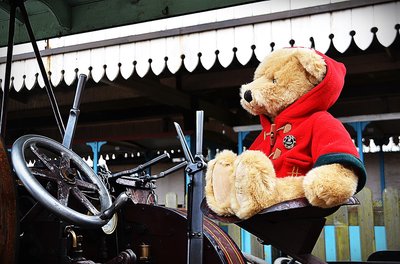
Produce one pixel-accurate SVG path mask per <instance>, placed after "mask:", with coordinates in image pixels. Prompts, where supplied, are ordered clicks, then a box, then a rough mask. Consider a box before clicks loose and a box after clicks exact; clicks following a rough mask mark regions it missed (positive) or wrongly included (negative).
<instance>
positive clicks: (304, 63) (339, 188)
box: [205, 47, 366, 219]
mask: <svg viewBox="0 0 400 264" xmlns="http://www.w3.org/2000/svg"><path fill="white" fill-rule="evenodd" d="M345 74H346V68H345V66H344V65H343V64H342V63H340V62H337V61H335V60H333V59H331V58H329V57H328V56H326V55H324V54H322V53H320V52H318V51H316V50H314V49H309V48H300V47H291V48H283V49H279V50H276V51H273V52H272V53H270V54H269V55H268V56H267V57H266V58H265V59H264V60H263V61H262V62H261V63H260V64H259V66H258V67H257V68H256V70H255V73H254V78H253V81H252V82H250V83H248V84H245V85H242V86H241V88H240V97H241V99H240V103H241V105H242V107H243V108H244V109H245V110H247V111H248V112H249V113H250V114H252V115H255V116H259V118H260V122H261V126H262V131H261V132H260V134H259V135H258V137H257V138H256V139H255V141H254V142H253V143H252V145H251V146H250V148H249V149H248V150H245V151H243V152H242V153H241V154H240V155H237V154H235V153H234V152H232V151H230V150H223V151H222V152H220V153H218V154H217V155H216V156H215V158H214V159H213V160H210V161H209V162H208V166H207V172H206V186H205V197H206V201H207V204H208V206H209V208H210V209H211V210H212V211H214V212H215V213H216V214H218V215H220V216H232V215H235V216H237V217H238V218H240V219H248V218H249V217H251V216H253V215H255V214H257V213H258V212H260V211H261V210H263V209H265V208H268V207H270V206H272V205H274V204H278V203H281V202H284V201H288V200H292V199H296V198H302V197H305V198H306V199H307V200H308V202H309V203H310V204H311V205H312V206H317V207H322V208H329V207H334V206H338V205H340V204H343V203H344V202H346V201H347V200H348V199H349V198H350V197H351V196H352V195H354V194H355V193H356V192H358V191H359V190H361V189H362V188H363V186H364V185H365V181H366V172H365V168H364V166H363V164H362V162H361V161H360V159H359V154H358V152H357V149H356V147H355V145H354V143H353V141H352V139H351V137H350V135H349V133H348V132H347V131H346V129H345V127H344V126H343V125H342V123H341V122H340V121H339V120H337V119H335V118H334V117H333V116H332V115H331V114H329V113H328V111H327V110H328V109H329V108H330V107H331V106H332V105H333V104H334V103H335V102H336V100H337V99H338V97H339V95H340V92H341V90H342V88H343V85H344V79H345Z"/></svg>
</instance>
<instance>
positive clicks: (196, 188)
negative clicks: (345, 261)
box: [187, 111, 206, 264]
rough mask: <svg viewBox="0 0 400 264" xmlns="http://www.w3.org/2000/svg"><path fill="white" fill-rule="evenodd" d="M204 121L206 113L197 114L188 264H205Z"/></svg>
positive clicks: (191, 185) (190, 200) (190, 197)
mask: <svg viewBox="0 0 400 264" xmlns="http://www.w3.org/2000/svg"><path fill="white" fill-rule="evenodd" d="M203 120H204V112H203V111H197V112H196V156H195V160H194V163H192V164H191V166H189V168H190V169H191V171H192V172H193V173H191V176H192V177H191V178H192V179H191V183H190V185H189V195H188V198H189V199H188V200H189V208H188V224H189V226H188V228H189V234H188V254H187V263H188V264H202V263H203V213H202V212H201V209H200V205H201V202H202V200H203V178H204V170H203V169H204V168H205V166H206V165H205V163H204V161H203V151H202V150H203Z"/></svg>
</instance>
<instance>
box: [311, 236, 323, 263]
mask: <svg viewBox="0 0 400 264" xmlns="http://www.w3.org/2000/svg"><path fill="white" fill-rule="evenodd" d="M312 254H313V255H314V256H316V257H318V258H320V259H325V258H326V253H325V232H324V230H322V232H321V234H320V235H319V237H318V240H317V243H316V244H315V246H314V249H313V251H312Z"/></svg>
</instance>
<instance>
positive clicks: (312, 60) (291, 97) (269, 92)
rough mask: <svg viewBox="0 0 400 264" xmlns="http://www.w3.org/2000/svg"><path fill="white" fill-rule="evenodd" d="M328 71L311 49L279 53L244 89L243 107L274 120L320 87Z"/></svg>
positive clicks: (270, 56) (258, 68) (274, 55)
mask: <svg viewBox="0 0 400 264" xmlns="http://www.w3.org/2000/svg"><path fill="white" fill-rule="evenodd" d="M326 71H327V68H326V63H325V61H324V59H323V57H322V56H321V55H319V54H318V53H317V52H315V51H314V50H312V49H308V48H284V49H280V50H276V51H274V52H272V53H271V54H270V55H269V56H267V57H266V58H265V59H264V60H263V61H262V62H261V63H260V65H259V66H258V67H257V69H256V71H255V73H254V80H253V81H252V82H251V83H248V84H245V85H242V87H241V89H240V97H241V100H240V103H241V105H242V106H243V108H244V109H246V110H247V111H248V112H249V113H250V114H252V115H265V116H268V117H269V118H271V119H272V120H273V119H274V118H275V117H276V116H277V115H278V114H279V113H281V112H282V111H283V110H284V109H285V108H287V107H288V106H289V105H291V104H292V103H294V102H295V101H296V100H297V99H299V98H300V97H301V96H303V95H304V94H306V93H307V92H309V91H310V90H311V89H313V88H314V87H315V86H316V85H318V84H319V83H320V82H321V81H322V80H323V79H324V77H325V74H326Z"/></svg>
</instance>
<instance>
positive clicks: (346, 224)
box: [224, 188, 400, 263]
mask: <svg viewBox="0 0 400 264" xmlns="http://www.w3.org/2000/svg"><path fill="white" fill-rule="evenodd" d="M356 196H357V198H358V199H359V200H360V205H358V206H342V207H341V208H340V209H339V210H338V211H337V212H335V213H334V214H333V215H331V216H329V217H328V218H327V222H326V225H325V228H324V231H323V232H321V235H320V237H319V239H318V242H317V244H316V245H315V247H314V250H313V254H314V255H316V256H317V257H319V258H321V259H324V260H327V261H349V260H352V261H361V260H363V261H364V260H366V259H367V258H368V256H369V255H370V254H371V253H373V252H375V251H378V250H400V203H399V190H397V189H394V188H388V189H386V190H385V191H384V193H383V201H382V204H383V205H374V203H373V200H372V192H371V190H369V189H368V188H364V189H363V190H362V191H361V192H360V193H358V194H357V195H356ZM224 229H225V230H227V232H228V233H229V235H230V236H231V237H232V238H233V239H234V241H235V242H236V243H237V244H238V245H239V246H240V247H241V249H242V250H243V251H244V252H246V253H250V254H252V255H254V256H257V257H260V258H263V259H265V260H266V261H267V262H269V263H272V262H273V260H274V259H275V258H276V257H277V256H278V255H277V254H278V252H277V251H276V250H275V249H273V248H271V247H266V246H263V245H261V244H260V243H259V242H258V241H257V239H256V238H255V237H254V236H252V235H251V234H248V233H247V232H243V230H240V228H239V227H237V226H235V225H228V226H224Z"/></svg>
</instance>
